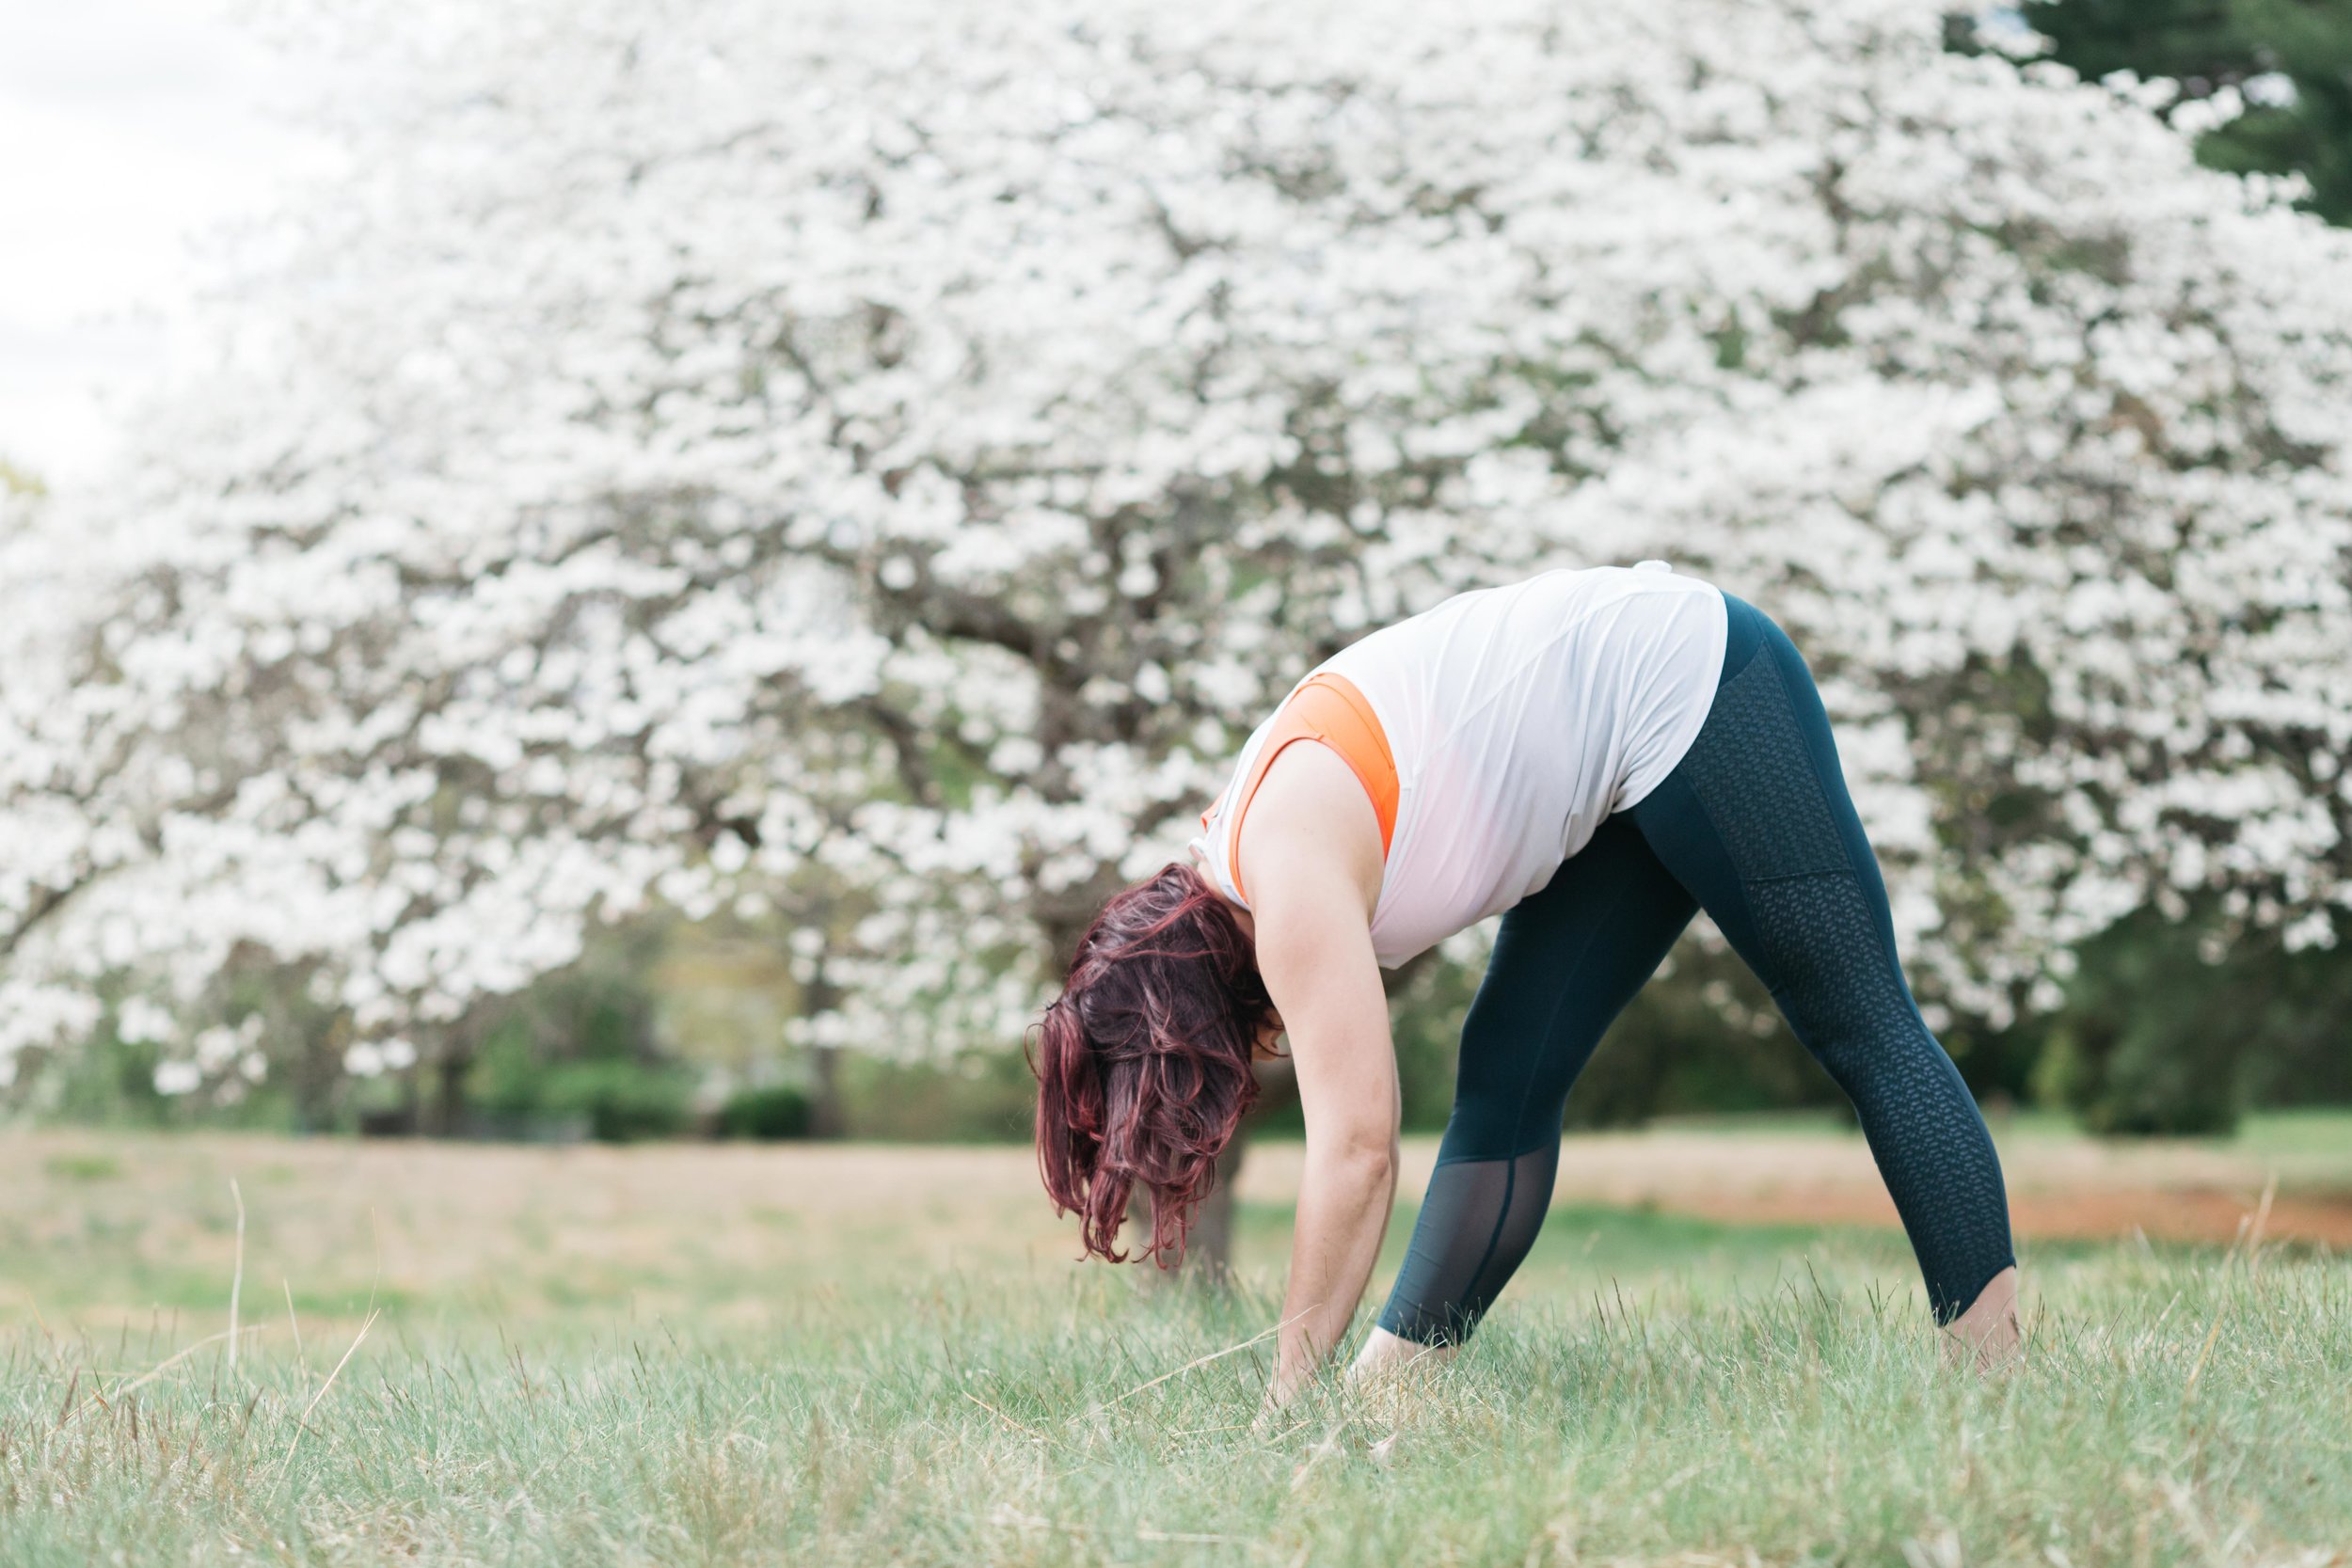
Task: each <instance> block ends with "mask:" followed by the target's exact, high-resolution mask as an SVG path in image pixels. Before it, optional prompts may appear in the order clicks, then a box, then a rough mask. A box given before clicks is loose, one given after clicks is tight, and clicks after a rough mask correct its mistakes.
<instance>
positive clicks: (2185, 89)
mask: <svg viewBox="0 0 2352 1568" xmlns="http://www.w3.org/2000/svg"><path fill="white" fill-rule="evenodd" d="M2018 14H2019V15H2020V16H2021V17H2022V19H2023V20H2024V22H2025V23H2026V25H2027V26H2028V27H2030V28H2032V29H2033V30H2034V31H2035V32H2037V33H2039V34H2041V35H2042V37H2044V38H2046V39H2048V40H2050V47H2049V50H2048V54H2047V57H2048V58H2051V59H2054V60H2057V61H2058V62H2059V63H2060V64H2062V65H2066V66H2069V67H2072V68H2073V69H2074V71H2076V72H2077V73H2078V74H2080V75H2082V76H2083V77H2084V78H2086V79H2087V80H2090V81H2094V82H2095V81H2098V80H2099V79H2101V78H2102V77H2104V76H2106V75H2107V74H2108V73H2109V72H2110V71H2131V72H2133V73H2135V74H2137V75H2138V76H2140V77H2142V78H2144V79H2147V80H2152V81H2153V80H2164V81H2170V82H2174V83H2177V84H2178V85H2179V88H2180V96H2179V99H2178V100H2177V102H2178V103H2211V102H2212V101H2213V100H2214V99H2215V98H2216V97H2217V95H2229V102H2228V103H2227V104H2226V109H2227V110H2228V114H2227V118H2226V119H2225V120H2224V123H2222V124H2220V125H2217V126H2216V127H2214V128H2213V129H2211V130H2209V131H2206V132H2204V133H2203V134H2202V135H2200V136H2199V137H2198V138H2197V156H2198V159H2199V160H2200V161H2201V162H2202V163H2203V164H2205V165H2206V166H2208V167H2211V168H2217V169H2225V170H2227V171H2229V172H2230V173H2233V174H2250V173H2262V174H2296V175H2300V176H2302V178H2303V179H2305V180H2307V181H2309V182H2311V197H2310V206H2311V209H2312V211H2313V212H2315V213H2317V214H2320V215H2321V216H2322V217H2325V218H2326V219H2327V220H2328V222H2330V223H2336V224H2345V223H2352V0H2025V3H2024V4H2023V5H2021V6H2020V7H2019V8H2018ZM2164 112H2166V113H2168V114H2169V113H2170V112H2171V109H2170V108H2169V107H2168V108H2167V109H2166V110H2165V111H2164Z"/></svg>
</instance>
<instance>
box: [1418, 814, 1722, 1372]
mask: <svg viewBox="0 0 2352 1568" xmlns="http://www.w3.org/2000/svg"><path fill="white" fill-rule="evenodd" d="M1696 908H1697V906H1696V905H1695V904H1694V903H1693V902H1692V898H1691V895H1690V894H1688V893H1687V892H1685V891H1684V890H1683V887H1682V885H1681V884H1680V883H1679V882H1677V881H1676V880H1675V879H1674V877H1673V876H1672V874H1670V873H1669V872H1668V871H1667V870H1666V868H1665V867H1664V866H1663V865H1661V864H1660V863H1659V861H1658V857H1657V856H1656V855H1655V854H1654V853H1652V852H1651V850H1650V847H1649V846H1648V845H1647V844H1645V842H1644V841H1643V838H1642V834H1641V832H1640V830H1639V829H1637V828H1636V827H1635V826H1634V825H1633V823H1632V821H1631V820H1630V819H1629V818H1628V817H1625V816H1613V817H1611V818H1609V820H1608V821H1607V822H1605V823H1603V824H1602V825H1601V828H1600V831H1599V832H1597V833H1596V834H1595V835H1594V836H1593V840H1592V842H1591V843H1590V844H1587V845H1586V846H1585V847H1584V848H1583V849H1582V851H1581V852H1580V853H1579V854H1577V855H1576V856H1575V857H1573V858H1572V859H1570V860H1568V861H1567V862H1565V863H1564V864H1562V866H1561V867H1560V869H1559V870H1558V871H1557V872H1555V873H1553V875H1552V879H1551V881H1550V882H1549V884H1548V885H1547V886H1546V887H1545V888H1544V889H1543V890H1542V891H1541V892H1539V893H1536V894H1534V895H1531V896H1530V897H1528V898H1526V899H1523V900H1521V901H1520V902H1519V903H1518V905H1517V906H1516V907H1514V908H1513V909H1512V910H1511V911H1510V912H1509V913H1507V914H1505V915H1504V916H1503V917H1502V929H1501V930H1500V931H1499V932H1497V934H1496V937H1495V950H1494V955H1493V957H1492V958H1489V959H1488V960H1487V964H1486V978H1485V979H1484V980H1482V981H1481V982H1480V983H1479V987H1478V995H1477V997H1476V999H1475V1000H1473V1001H1472V1002H1471V1004H1470V1015H1469V1017H1468V1018H1466V1019H1465V1020H1464V1021H1463V1024H1462V1059H1461V1066H1460V1069H1459V1072H1458V1075H1457V1078H1456V1082H1455V1085H1454V1114H1453V1116H1452V1117H1450V1118H1449V1119H1448V1120H1447V1122H1446V1129H1445V1139H1444V1142H1443V1143H1442V1144H1440V1145H1439V1146H1438V1168H1437V1171H1436V1173H1435V1174H1434V1175H1433V1176H1431V1178H1430V1179H1429V1191H1428V1193H1427V1195H1426V1196H1424V1197H1423V1198H1422V1209H1421V1218H1420V1219H1419V1221H1417V1222H1416V1223H1415V1225H1414V1227H1413V1241H1412V1245H1411V1247H1410V1249H1409V1250H1408V1251H1407V1252H1406V1259H1405V1266H1404V1268H1403V1269H1402V1270H1401V1271H1400V1272H1399V1273H1398V1275H1397V1279H1396V1287H1395V1289H1394V1291H1391V1294H1390V1297H1389V1304H1388V1307H1386V1308H1385V1309H1384V1310H1383V1311H1382V1312H1381V1314H1380V1326H1381V1327H1382V1328H1385V1329H1387V1330H1388V1331H1389V1332H1390V1333H1391V1334H1395V1335H1399V1336H1401V1337H1403V1338H1407V1339H1418V1340H1420V1341H1422V1343H1424V1344H1436V1343H1441V1342H1444V1343H1452V1342H1458V1341H1459V1340H1461V1339H1464V1338H1468V1337H1469V1336H1470V1331H1471V1330H1472V1329H1473V1328H1475V1327H1476V1326H1477V1323H1478V1320H1479V1318H1480V1316H1481V1315H1482V1314H1484V1313H1485V1311H1486V1308H1487V1307H1488V1306H1490V1305H1491V1304H1492V1303H1493V1301H1494V1299H1495V1296H1496V1294H1497V1293H1498V1292H1499V1291H1502V1286H1503V1283H1504V1281H1506V1280H1508V1279H1509V1278H1510V1277H1511V1275H1512V1272H1513V1271H1514V1270H1516V1269H1517V1268H1518V1266H1519V1262H1520V1260H1521V1259H1524V1258H1525V1257H1526V1256H1527V1249H1528V1248H1529V1246H1531V1245H1532V1244H1534V1240H1535V1235H1536V1232H1537V1231H1538V1230H1540V1229H1541V1228H1542V1227H1543V1223H1544V1215H1545V1213H1546V1212H1547V1211H1548V1210H1549V1207H1550V1203H1551V1184H1552V1179H1553V1177H1554V1175H1555V1174H1556V1173H1557V1170H1558V1168H1559V1163H1560V1115H1561V1111H1562V1109H1563V1108H1564V1107H1565V1105H1566V1103H1567V1098H1568V1090H1569V1088H1570V1087H1571V1086H1572V1085H1574V1084H1575V1083H1576V1078H1577V1074H1578V1073H1579V1072H1581V1070H1583V1067H1584V1063H1585V1061H1586V1060H1587V1059H1588V1058H1590V1057H1591V1055H1592V1053H1593V1047H1594V1046H1595V1045H1596V1044H1597V1043H1598V1042H1599V1039H1600V1037H1601V1032H1602V1031H1603V1030H1605V1029H1606V1028H1608V1026H1609V1022H1610V1021H1611V1020H1612V1019H1613V1018H1615V1017H1616V1015H1617V1012H1618V1010H1619V1009H1620V1008H1622V1007H1623V1006H1625V1004H1626V1003H1627V1002H1628V1001H1629V1000H1630V999H1631V998H1632V996H1633V993H1634V992H1635V991H1637V990H1640V989H1641V988H1642V983H1643V982H1644V981H1645V980H1647V979H1648V978H1649V976H1650V974H1651V972H1652V971H1654V970H1656V969H1657V967H1658V963H1659V960H1660V959H1661V958H1664V957H1665V955H1666V949H1667V948H1669V947H1671V946H1672V945H1674V940H1675V937H1676V936H1677V934H1678V933H1679V932H1680V931H1681V929H1682V928H1683V927H1684V926H1686V925H1687V924H1689V922H1690V919H1691V914H1692V911H1693V910H1694V909H1696Z"/></svg>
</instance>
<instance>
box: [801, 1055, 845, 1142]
mask: <svg viewBox="0 0 2352 1568" xmlns="http://www.w3.org/2000/svg"><path fill="white" fill-rule="evenodd" d="M808 1054H809V1069H810V1074H809V1096H808V1135H809V1136H810V1137H812V1138H838V1137H842V1136H844V1135H845V1134H847V1133H848V1132H849V1117H848V1116H847V1115H846V1114H845V1113H844V1112H843V1110H842V1107H841V1048H840V1047H839V1046H837V1045H816V1046H811V1047H809V1053H808Z"/></svg>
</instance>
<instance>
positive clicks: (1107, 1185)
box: [1029, 863, 1274, 1267]
mask: <svg viewBox="0 0 2352 1568" xmlns="http://www.w3.org/2000/svg"><path fill="white" fill-rule="evenodd" d="M1273 1017H1274V1004H1273V1000H1272V999H1271V998H1270V997H1268V996H1267V995H1266V989H1265V982H1264V980H1263V979H1262V978H1260V976H1259V974H1258V958H1257V953H1256V950H1255V949H1254V947H1253V946H1252V944H1251V942H1250V940H1249V938H1248V936H1247V935H1245V934H1244V933H1243V931H1242V928H1241V925H1240V923H1239V922H1238V921H1236V920H1235V919H1234V918H1233V910H1232V906H1231V905H1230V904H1228V903H1226V901H1225V899H1224V898H1223V897H1222V896H1221V895H1219V894H1218V893H1217V891H1216V888H1214V887H1212V886H1211V885H1210V884H1209V882H1208V879H1206V878H1204V877H1202V876H1201V875H1200V872H1199V871H1197V870H1195V869H1194V868H1193V867H1191V866H1190V865H1186V864H1182V863H1177V864H1171V865H1168V866H1166V867H1164V868H1163V869H1162V870H1160V871H1159V872H1157V873H1156V874H1154V875H1153V876H1152V877H1149V878H1147V879H1144V880H1142V881H1140V882H1137V883H1136V884H1135V885H1134V886H1133V887H1129V888H1125V889H1122V890H1121V891H1120V893H1119V894H1117V895H1115V896H1113V897H1112V898H1111V900H1110V901H1109V902H1108V903H1106V904H1104V906H1103V911H1102V913H1100V914H1098V915H1096V916H1095V917H1094V924H1093V925H1091V926H1089V927H1087V932H1086V935H1085V936H1084V937H1082V938H1080V939H1079V942H1078V949H1077V952H1076V953H1075V954H1074V955H1073V957H1072V958H1071V960H1070V973H1069V974H1068V975H1067V976H1066V977H1065V979H1064V981H1063V986H1062V993H1061V995H1060V996H1058V997H1057V998H1055V1000H1054V1002H1053V1004H1052V1005H1051V1006H1048V1007H1047V1008H1046V1009H1045V1016H1044V1018H1043V1020H1042V1021H1041V1022H1039V1024H1038V1025H1037V1026H1036V1028H1035V1029H1034V1030H1032V1031H1031V1040H1032V1042H1033V1047H1032V1050H1031V1053H1030V1056H1029V1066H1030V1069H1032V1070H1033V1071H1035V1072H1036V1074H1037V1080H1038V1095H1037V1157H1038V1168H1039V1170H1040V1171H1041V1174H1042V1175H1043V1176H1044V1178H1045V1190H1046V1192H1047V1193H1048V1194H1049V1195H1050V1196H1052V1197H1053V1200H1054V1212H1056V1213H1057V1214H1058V1213H1069V1212H1075V1213H1076V1214H1077V1215H1078V1217H1079V1223H1080V1233H1081V1236H1082V1239H1083V1241H1084V1243H1085V1245H1086V1250H1087V1252H1088V1253H1089V1254H1090V1255H1092V1256H1094V1257H1098V1258H1104V1259H1109V1260H1110V1261H1112V1262H1114V1263H1119V1262H1125V1261H1126V1260H1127V1259H1128V1254H1126V1253H1124V1252H1122V1251H1120V1249H1119V1227H1120V1224H1121V1223H1122V1222H1123V1221H1124V1220H1125V1219H1126V1217H1127V1206H1128V1201H1129V1198H1130V1196H1131V1195H1132V1194H1133V1192H1134V1190H1135V1189H1136V1187H1137V1186H1138V1185H1140V1186H1141V1187H1142V1188H1143V1189H1144V1190H1145V1191H1146V1192H1148V1193H1149V1194H1150V1195H1151V1196H1152V1241H1151V1244H1150V1245H1149V1246H1148V1247H1146V1248H1144V1249H1143V1254H1144V1255H1148V1256H1151V1257H1153V1258H1155V1259H1157V1260H1158V1261H1159V1263H1160V1264H1161V1266H1162V1267H1167V1266H1168V1265H1169V1264H1171V1263H1173V1262H1174V1261H1175V1260H1177V1259H1181V1258H1182V1257H1183V1255H1184V1235H1185V1232H1186V1230H1187V1229H1188V1228H1189V1227H1190V1226H1191V1223H1192V1212H1193V1209H1194V1207H1195V1206H1196V1205H1197V1204H1199V1203H1200V1199H1201V1198H1202V1197H1204V1196H1207V1194H1208V1191H1209V1188H1210V1187H1211V1186H1212V1185H1213V1184H1214V1183H1215V1181H1216V1158H1217V1155H1218V1154H1219V1153H1221V1152H1222V1151H1223V1150H1224V1148H1225V1146H1226V1145H1227V1144H1228V1143H1230V1142H1231V1141H1232V1136H1233V1129H1234V1128H1235V1127H1236V1126H1237V1125H1239V1123H1240V1121H1241V1117H1242V1113H1243V1112H1244V1111H1246V1110H1248V1108H1249V1104H1250V1102H1251V1101H1254V1100H1255V1099H1256V1098H1257V1096H1258V1080H1257V1075H1256V1073H1255V1072H1254V1071H1253V1070H1252V1068H1251V1057H1252V1054H1253V1052H1254V1049H1255V1046H1256V1043H1257V1039H1258V1036H1259V1033H1260V1031H1261V1030H1262V1029H1263V1027H1264V1026H1265V1025H1266V1024H1267V1023H1268V1022H1271V1020H1272V1019H1273Z"/></svg>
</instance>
